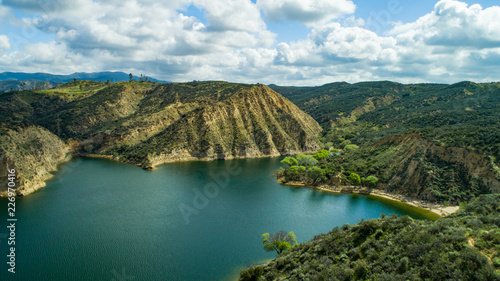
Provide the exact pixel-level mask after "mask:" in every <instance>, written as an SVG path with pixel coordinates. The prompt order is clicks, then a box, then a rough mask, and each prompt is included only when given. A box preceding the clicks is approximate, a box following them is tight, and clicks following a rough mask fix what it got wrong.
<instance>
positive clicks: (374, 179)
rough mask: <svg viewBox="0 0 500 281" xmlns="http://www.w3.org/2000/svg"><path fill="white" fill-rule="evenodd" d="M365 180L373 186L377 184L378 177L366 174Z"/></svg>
mask: <svg viewBox="0 0 500 281" xmlns="http://www.w3.org/2000/svg"><path fill="white" fill-rule="evenodd" d="M365 182H366V183H368V185H370V186H372V187H373V186H375V185H377V182H378V178H377V177H376V176H368V177H366V179H365Z"/></svg>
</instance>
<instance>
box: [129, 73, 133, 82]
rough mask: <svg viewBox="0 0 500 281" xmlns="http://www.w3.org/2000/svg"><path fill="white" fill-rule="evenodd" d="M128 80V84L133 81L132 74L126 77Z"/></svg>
mask: <svg viewBox="0 0 500 281" xmlns="http://www.w3.org/2000/svg"><path fill="white" fill-rule="evenodd" d="M128 79H129V81H130V82H132V81H134V75H132V73H130V74H129V75H128Z"/></svg>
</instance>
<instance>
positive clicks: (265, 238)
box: [262, 230, 297, 255]
mask: <svg viewBox="0 0 500 281" xmlns="http://www.w3.org/2000/svg"><path fill="white" fill-rule="evenodd" d="M295 238H296V236H295V234H294V233H293V231H290V232H288V234H287V233H286V231H284V230H279V231H277V232H275V233H273V234H269V233H264V234H262V243H263V244H264V250H266V251H267V252H272V251H276V253H277V254H278V255H279V254H281V253H283V251H286V250H288V249H290V248H291V247H292V246H293V245H296V244H297V240H296V239H295Z"/></svg>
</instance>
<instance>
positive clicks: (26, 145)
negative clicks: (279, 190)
mask: <svg viewBox="0 0 500 281" xmlns="http://www.w3.org/2000/svg"><path fill="white" fill-rule="evenodd" d="M0 109H1V113H0V124H1V127H0V135H1V137H2V138H1V143H0V147H1V153H2V155H5V156H7V159H9V161H7V162H6V163H8V165H9V166H10V167H16V168H17V169H19V170H20V174H19V181H20V182H21V184H22V185H23V186H22V188H21V189H22V190H24V191H26V192H24V193H22V192H19V193H20V194H27V193H29V192H28V191H32V190H34V189H36V188H35V187H34V186H36V187H40V186H43V184H42V182H43V180H45V179H47V178H49V177H50V172H51V171H54V170H55V167H56V166H57V164H59V163H61V162H62V161H65V160H66V159H67V158H68V157H66V154H67V153H69V152H70V151H71V153H72V154H74V155H84V156H95V157H105V158H110V159H114V160H117V161H123V162H126V163H130V164H134V165H138V166H140V167H143V168H154V167H155V166H157V165H160V164H162V163H166V162H173V161H185V160H215V159H232V158H246V157H270V156H279V155H284V154H295V153H304V152H313V151H316V150H317V149H319V148H320V144H319V141H318V134H319V133H320V132H321V127H320V126H319V125H318V123H316V121H314V119H312V118H311V117H310V116H308V115H307V114H305V113H304V112H302V111H301V110H300V109H298V107H297V106H295V105H294V104H293V103H291V102H290V101H289V100H287V99H286V98H283V97H282V96H281V95H279V94H277V93H276V92H274V91H273V90H271V89H270V88H268V87H267V86H264V85H246V84H234V83H227V82H192V83H175V84H160V83H152V82H120V83H112V84H109V85H108V84H107V83H102V82H94V81H72V82H69V83H66V84H64V85H62V86H57V87H55V88H53V89H50V90H40V91H21V92H12V93H4V94H1V95H0ZM2 186H6V185H4V184H2Z"/></svg>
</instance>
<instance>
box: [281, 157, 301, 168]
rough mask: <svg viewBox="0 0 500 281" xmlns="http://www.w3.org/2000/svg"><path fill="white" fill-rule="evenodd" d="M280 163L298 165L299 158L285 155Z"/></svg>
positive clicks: (289, 165)
mask: <svg viewBox="0 0 500 281" xmlns="http://www.w3.org/2000/svg"><path fill="white" fill-rule="evenodd" d="M280 163H281V164H284V165H287V166H288V167H291V166H296V165H298V164H299V162H298V161H297V159H295V158H293V157H285V159H283V160H281V162H280Z"/></svg>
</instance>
